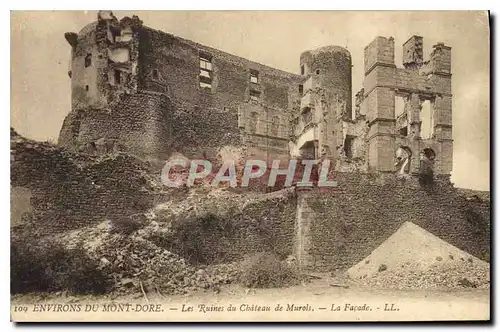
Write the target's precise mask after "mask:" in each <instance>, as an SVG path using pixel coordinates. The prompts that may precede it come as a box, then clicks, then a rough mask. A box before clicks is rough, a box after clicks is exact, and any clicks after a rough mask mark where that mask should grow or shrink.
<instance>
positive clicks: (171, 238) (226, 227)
mask: <svg viewBox="0 0 500 332" xmlns="http://www.w3.org/2000/svg"><path fill="white" fill-rule="evenodd" d="M172 228H173V232H172V233H170V234H168V235H162V236H151V237H149V238H148V240H150V241H152V242H153V243H154V244H156V245H157V246H159V247H162V248H164V249H167V250H169V251H171V252H173V253H175V254H177V255H179V256H182V257H184V258H185V259H186V260H187V261H188V262H189V263H191V264H193V265H199V264H201V265H206V264H219V263H224V262H227V261H228V260H229V257H228V255H227V253H228V249H227V248H230V247H231V245H232V242H231V240H232V239H233V238H234V236H235V229H234V225H233V224H232V222H231V221H230V220H228V219H226V218H223V217H220V216H217V215H215V214H212V213H206V214H203V215H202V216H197V217H187V218H186V219H184V218H179V219H177V220H176V221H175V223H173V224H172Z"/></svg>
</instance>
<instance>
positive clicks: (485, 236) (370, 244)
mask: <svg viewBox="0 0 500 332" xmlns="http://www.w3.org/2000/svg"><path fill="white" fill-rule="evenodd" d="M337 181H338V187H336V188H333V189H331V191H329V192H318V191H317V189H315V190H310V191H309V192H306V191H302V192H300V193H299V198H298V201H299V205H298V207H299V212H300V211H305V212H304V213H303V214H300V215H298V221H297V223H298V225H299V226H300V225H302V227H299V228H300V229H301V230H302V233H301V234H297V237H296V247H298V248H299V249H296V255H297V256H299V257H300V258H301V259H302V261H303V266H304V267H306V268H311V269H315V270H334V269H342V268H348V267H350V266H352V265H353V264H356V263H358V262H359V261H360V260H362V259H363V258H364V257H366V256H367V255H368V254H370V253H371V252H372V251H373V250H374V249H375V248H376V247H377V246H379V245H380V244H382V242H383V241H385V240H386V239H387V238H388V237H389V236H390V235H392V234H393V233H394V232H395V231H396V230H397V229H398V228H399V227H400V226H401V225H402V224H403V223H404V222H406V221H409V222H413V223H415V224H417V225H419V226H421V227H422V228H424V229H426V230H427V231H429V232H431V233H433V234H434V235H436V236H438V237H440V238H442V239H443V240H445V241H447V242H449V243H451V244H452V245H454V246H456V247H458V248H460V249H462V250H464V251H467V252H468V253H470V254H472V255H474V256H476V257H479V258H481V259H485V260H489V256H490V202H489V201H481V200H468V199H467V198H466V197H465V196H463V195H461V194H460V193H459V191H458V190H457V189H455V188H453V187H452V186H451V184H449V183H448V184H447V183H446V181H444V182H439V183H438V184H436V186H435V188H434V189H432V190H430V189H424V188H422V187H421V186H420V184H418V182H416V180H415V179H410V180H408V181H407V182H401V180H399V179H396V178H390V177H387V178H385V179H384V178H381V177H378V178H376V177H375V175H372V177H370V176H369V175H363V174H351V173H339V174H337ZM304 225H305V226H307V227H306V232H305V233H304ZM304 243H305V244H307V245H303V244H304ZM301 244H302V245H301ZM300 248H305V249H304V250H302V251H300ZM299 251H300V252H299Z"/></svg>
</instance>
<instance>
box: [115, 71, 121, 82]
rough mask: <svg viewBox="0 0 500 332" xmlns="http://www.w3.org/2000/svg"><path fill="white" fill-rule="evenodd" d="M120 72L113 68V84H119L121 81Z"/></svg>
mask: <svg viewBox="0 0 500 332" xmlns="http://www.w3.org/2000/svg"><path fill="white" fill-rule="evenodd" d="M121 78H122V75H121V72H120V71H119V70H115V84H120V83H121Z"/></svg>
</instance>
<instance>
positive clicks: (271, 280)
mask: <svg viewBox="0 0 500 332" xmlns="http://www.w3.org/2000/svg"><path fill="white" fill-rule="evenodd" d="M240 281H241V283H242V284H243V285H244V286H246V287H252V288H272V287H286V286H291V285H294V284H297V283H298V282H299V281H300V278H299V276H298V275H297V274H296V272H295V271H294V270H293V269H292V268H291V267H290V266H288V265H287V264H286V263H285V262H283V261H280V260H279V259H278V257H277V256H276V255H275V254H271V253H265V252H264V253H257V254H255V255H253V256H251V257H250V258H248V259H246V260H245V261H244V263H243V271H242V274H241V280H240Z"/></svg>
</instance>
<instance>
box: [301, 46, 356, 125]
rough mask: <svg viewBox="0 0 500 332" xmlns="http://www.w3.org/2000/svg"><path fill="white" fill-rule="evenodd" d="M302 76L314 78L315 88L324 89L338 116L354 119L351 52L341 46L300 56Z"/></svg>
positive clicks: (321, 49)
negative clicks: (336, 108)
mask: <svg viewBox="0 0 500 332" xmlns="http://www.w3.org/2000/svg"><path fill="white" fill-rule="evenodd" d="M300 68H301V74H302V75H305V76H309V77H312V78H313V81H314V82H313V83H316V84H313V85H314V87H321V88H323V89H324V92H325V97H326V98H327V102H329V104H330V105H332V106H333V105H335V106H338V107H339V110H338V112H340V114H337V115H338V116H342V117H343V118H351V117H352V75H351V74H352V61H351V54H350V53H349V51H348V50H347V49H345V48H343V47H340V46H333V45H332V46H324V47H320V48H317V49H315V50H311V51H306V52H303V53H302V54H301V55H300Z"/></svg>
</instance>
